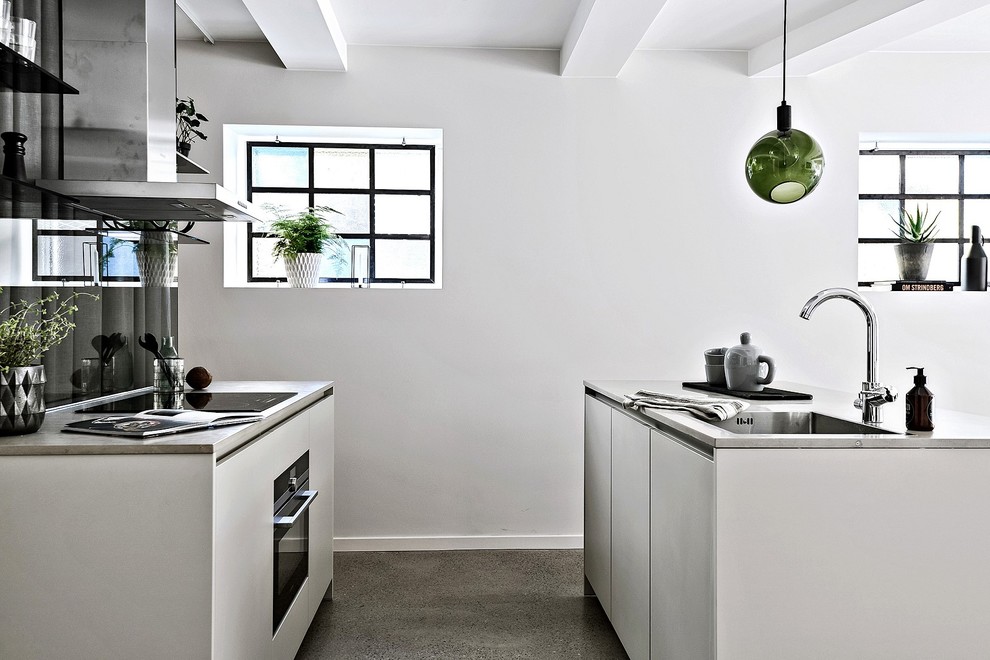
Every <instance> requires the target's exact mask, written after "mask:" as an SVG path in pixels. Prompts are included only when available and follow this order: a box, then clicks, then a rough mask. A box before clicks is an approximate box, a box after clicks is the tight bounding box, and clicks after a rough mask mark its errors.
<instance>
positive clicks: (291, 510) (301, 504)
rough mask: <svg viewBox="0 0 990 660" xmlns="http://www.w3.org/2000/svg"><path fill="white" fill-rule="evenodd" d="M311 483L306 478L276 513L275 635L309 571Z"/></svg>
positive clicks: (313, 494)
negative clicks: (309, 488) (309, 487)
mask: <svg viewBox="0 0 990 660" xmlns="http://www.w3.org/2000/svg"><path fill="white" fill-rule="evenodd" d="M308 486H309V481H304V482H303V483H302V484H301V485H300V488H299V490H297V491H296V492H295V493H294V494H293V496H292V497H291V498H290V499H289V501H288V502H286V503H285V505H284V506H283V507H282V508H281V509H280V510H279V511H278V512H277V513H276V514H275V520H274V526H275V533H274V550H275V565H274V573H273V587H274V611H273V616H272V635H274V634H275V632H276V631H277V630H278V627H279V626H280V625H282V620H283V619H284V618H285V615H286V613H288V611H289V607H290V606H291V605H292V601H293V600H294V599H295V597H296V594H298V593H299V589H301V588H302V585H303V583H304V582H305V581H306V577H307V576H308V575H309V505H310V503H311V502H312V501H313V499H314V498H315V497H316V491H310V490H308Z"/></svg>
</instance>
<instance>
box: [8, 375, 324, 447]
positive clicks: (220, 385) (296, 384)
mask: <svg viewBox="0 0 990 660" xmlns="http://www.w3.org/2000/svg"><path fill="white" fill-rule="evenodd" d="M197 391H203V392H295V393H296V395H295V396H293V397H292V398H291V399H287V400H286V401H283V402H282V403H279V404H277V405H275V406H273V407H271V408H269V409H268V410H266V411H264V412H263V413H261V414H262V415H263V417H264V419H262V420H261V421H260V422H253V423H250V424H239V425H235V426H222V427H218V428H215V429H207V430H204V431H190V432H186V433H175V434H172V435H164V436H158V437H154V438H146V439H132V438H126V437H119V436H110V435H91V434H85V433H63V432H62V427H63V426H65V425H66V424H68V423H69V422H73V421H77V420H80V419H92V418H96V417H101V416H104V415H100V414H96V413H78V412H75V410H76V409H79V408H85V407H87V406H91V405H93V403H94V401H85V402H80V403H79V404H75V405H73V406H71V407H66V408H64V409H59V410H58V411H56V412H49V413H47V414H46V415H45V422H44V424H42V426H41V429H40V430H39V431H37V432H36V433H29V434H27V435H14V436H0V456H35V455H72V454H214V455H215V457H216V458H218V459H219V458H221V457H223V456H224V455H226V454H229V453H230V452H232V451H234V450H236V449H237V448H239V447H241V446H243V445H245V444H247V443H248V442H250V441H251V440H253V439H255V438H257V437H258V436H259V435H261V434H263V433H266V432H267V431H269V430H271V429H272V428H274V427H276V426H278V425H279V424H281V423H282V422H284V421H286V420H287V419H289V418H290V417H292V416H293V415H295V414H297V413H299V412H301V411H302V410H303V409H305V408H307V407H309V406H311V405H313V404H315V403H317V402H318V401H320V399H322V398H324V397H326V396H328V395H329V394H331V393H332V392H333V382H332V381H264V380H262V381H228V382H215V383H212V384H211V385H210V387H209V388H207V389H206V390H197ZM114 414H120V415H125V414H127V413H114Z"/></svg>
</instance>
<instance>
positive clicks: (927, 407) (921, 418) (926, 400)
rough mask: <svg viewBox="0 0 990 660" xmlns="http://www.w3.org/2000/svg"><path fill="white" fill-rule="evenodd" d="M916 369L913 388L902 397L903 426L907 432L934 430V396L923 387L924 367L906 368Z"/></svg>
mask: <svg viewBox="0 0 990 660" xmlns="http://www.w3.org/2000/svg"><path fill="white" fill-rule="evenodd" d="M911 369H917V370H918V373H917V374H916V375H915V377H914V387H912V388H911V390H910V391H909V392H908V393H907V396H905V397H904V407H905V410H904V412H905V424H906V426H907V430H908V431H931V430H932V429H934V428H935V423H934V421H933V420H934V418H935V395H934V394H932V392H931V390H929V389H928V388H927V387H925V384H926V383H927V382H928V379H927V378H925V368H924V367H908V370H911Z"/></svg>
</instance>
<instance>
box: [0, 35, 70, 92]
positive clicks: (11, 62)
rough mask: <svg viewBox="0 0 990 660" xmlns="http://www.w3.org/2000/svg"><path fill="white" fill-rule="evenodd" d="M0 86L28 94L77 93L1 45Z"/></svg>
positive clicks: (62, 81) (57, 78) (60, 80)
mask: <svg viewBox="0 0 990 660" xmlns="http://www.w3.org/2000/svg"><path fill="white" fill-rule="evenodd" d="M0 85H2V86H3V87H6V88H8V89H12V90H14V91H15V92H27V93H29V94H78V93H79V90H78V89H76V88H75V87H73V86H72V85H69V84H68V83H66V82H65V81H64V80H62V79H61V78H59V77H58V76H55V75H54V74H52V73H51V72H49V71H47V70H46V69H43V68H42V67H40V66H38V65H37V64H35V63H34V62H32V61H31V60H29V59H27V58H25V57H23V56H21V55H20V54H18V53H16V52H15V51H14V50H12V49H10V48H8V47H7V46H4V45H3V44H0Z"/></svg>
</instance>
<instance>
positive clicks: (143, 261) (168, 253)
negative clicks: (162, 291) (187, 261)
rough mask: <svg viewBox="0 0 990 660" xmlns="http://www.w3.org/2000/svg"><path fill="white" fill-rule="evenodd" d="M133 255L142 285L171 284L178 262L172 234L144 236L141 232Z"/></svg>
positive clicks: (177, 253)
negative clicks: (139, 240)
mask: <svg viewBox="0 0 990 660" xmlns="http://www.w3.org/2000/svg"><path fill="white" fill-rule="evenodd" d="M134 257H135V258H136V259H137V266H138V275H139V276H140V278H141V284H142V285H144V286H172V283H173V282H174V281H175V271H176V267H177V266H178V264H179V250H178V245H177V244H176V241H175V239H174V238H173V237H172V236H170V235H168V234H163V235H162V236H145V235H144V232H142V236H141V242H140V243H139V245H138V248H137V250H136V251H135V253H134Z"/></svg>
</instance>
